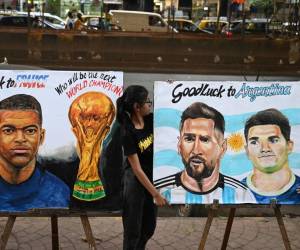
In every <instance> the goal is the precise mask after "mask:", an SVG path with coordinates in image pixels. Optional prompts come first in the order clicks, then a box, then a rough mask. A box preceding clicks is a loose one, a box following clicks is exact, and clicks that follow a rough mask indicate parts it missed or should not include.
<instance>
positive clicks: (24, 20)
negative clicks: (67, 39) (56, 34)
mask: <svg viewBox="0 0 300 250" xmlns="http://www.w3.org/2000/svg"><path fill="white" fill-rule="evenodd" d="M29 21H30V24H31V27H32V28H46V29H55V30H57V29H61V28H59V27H57V26H55V25H53V24H52V23H50V22H48V21H47V20H42V19H41V18H40V17H32V16H31V17H30V18H29ZM1 26H2V27H4V26H5V27H20V28H22V27H23V28H26V27H28V16H2V17H0V27H1Z"/></svg>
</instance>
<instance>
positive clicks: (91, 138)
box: [69, 92, 115, 201]
mask: <svg viewBox="0 0 300 250" xmlns="http://www.w3.org/2000/svg"><path fill="white" fill-rule="evenodd" d="M114 117H115V107H114V105H113V103H112V101H111V100H110V98H109V97H108V96H106V95H105V94H103V93H100V92H87V93H85V94H82V95H80V96H78V97H77V98H76V99H75V100H74V101H73V102H72V104H71V106H70V109H69V120H70V122H71V125H72V130H73V133H74V134H75V136H76V138H77V154H78V156H79V158H80V164H79V170H78V173H77V179H76V182H75V184H74V188H73V196H74V197H75V198H77V199H80V200H84V201H93V200H98V199H101V198H103V197H105V190H104V187H103V184H102V182H101V179H100V176H99V171H98V162H99V161H100V154H101V147H102V142H103V140H104V138H105V136H106V135H107V133H108V132H109V130H110V125H111V123H112V121H113V119H114Z"/></svg>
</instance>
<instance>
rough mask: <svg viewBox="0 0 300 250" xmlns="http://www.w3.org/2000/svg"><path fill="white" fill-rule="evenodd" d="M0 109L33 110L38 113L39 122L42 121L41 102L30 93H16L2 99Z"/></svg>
mask: <svg viewBox="0 0 300 250" xmlns="http://www.w3.org/2000/svg"><path fill="white" fill-rule="evenodd" d="M0 110H34V111H36V112H37V113H38V116H39V119H40V124H42V122H43V115H42V108H41V104H40V103H39V102H38V100H37V99H35V98H34V97H33V96H31V95H25V94H18V95H13V96H10V97H8V98H6V99H3V100H2V101H0Z"/></svg>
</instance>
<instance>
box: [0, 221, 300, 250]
mask: <svg viewBox="0 0 300 250" xmlns="http://www.w3.org/2000/svg"><path fill="white" fill-rule="evenodd" d="M205 221H206V218H205V217H201V218H199V217H198V218H197V217H189V218H180V217H167V218H166V217H160V218H159V219H158V224H157V229H156V232H155V235H154V237H153V238H152V239H151V240H150V241H149V243H148V245H147V249H149V250H159V249H166V250H167V249H169V250H171V249H177V250H188V249H198V244H199V241H200V238H201V235H202V232H203V228H204V225H205ZM226 222H227V218H226V217H216V218H215V219H214V220H213V223H212V226H211V228H210V233H209V236H208V239H207V244H206V248H205V249H208V250H212V249H220V247H221V244H222V239H223V233H224V230H225V227H226ZM5 223H6V218H0V230H1V232H2V230H3V227H4V225H5ZM90 223H91V226H92V230H93V234H94V237H95V238H96V242H97V248H98V249H109V250H115V249H122V220H121V218H120V217H110V218H108V217H100V218H99V217H97V218H90ZM284 223H285V227H286V229H287V233H288V236H289V240H290V242H291V246H292V249H300V234H299V232H300V217H294V218H292V217H288V216H285V217H284ZM58 226H59V241H60V249H78V250H84V249H88V245H87V243H86V242H85V241H84V238H85V236H84V232H83V228H82V225H81V221H80V218H58ZM7 249H10V250H15V249H22V250H25V249H33V250H41V249H52V246H51V223H50V218H36V217H33V218H17V220H16V222H15V225H14V228H13V232H12V234H11V236H10V238H9V242H8V244H7ZM227 249H245V250H246V249H249V250H250V249H251V250H254V249H262V250H266V249H270V250H271V249H272V250H276V249H278V250H279V249H284V245H283V242H282V238H281V234H280V231H279V227H278V224H277V221H276V218H274V217H260V218H259V217H244V218H239V217H237V218H235V219H234V222H233V226H232V230H231V234H230V238H229V242H228V247H227Z"/></svg>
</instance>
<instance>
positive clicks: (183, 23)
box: [165, 18, 213, 35]
mask: <svg viewBox="0 0 300 250" xmlns="http://www.w3.org/2000/svg"><path fill="white" fill-rule="evenodd" d="M165 21H166V22H168V24H169V25H171V26H172V27H173V28H175V29H176V30H178V31H179V32H180V33H186V32H189V33H202V34H210V35H211V34H213V32H211V31H208V30H203V29H200V28H198V26H197V25H196V24H195V23H194V22H193V21H192V20H188V19H183V18H176V19H174V20H173V19H170V20H167V19H165Z"/></svg>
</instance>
